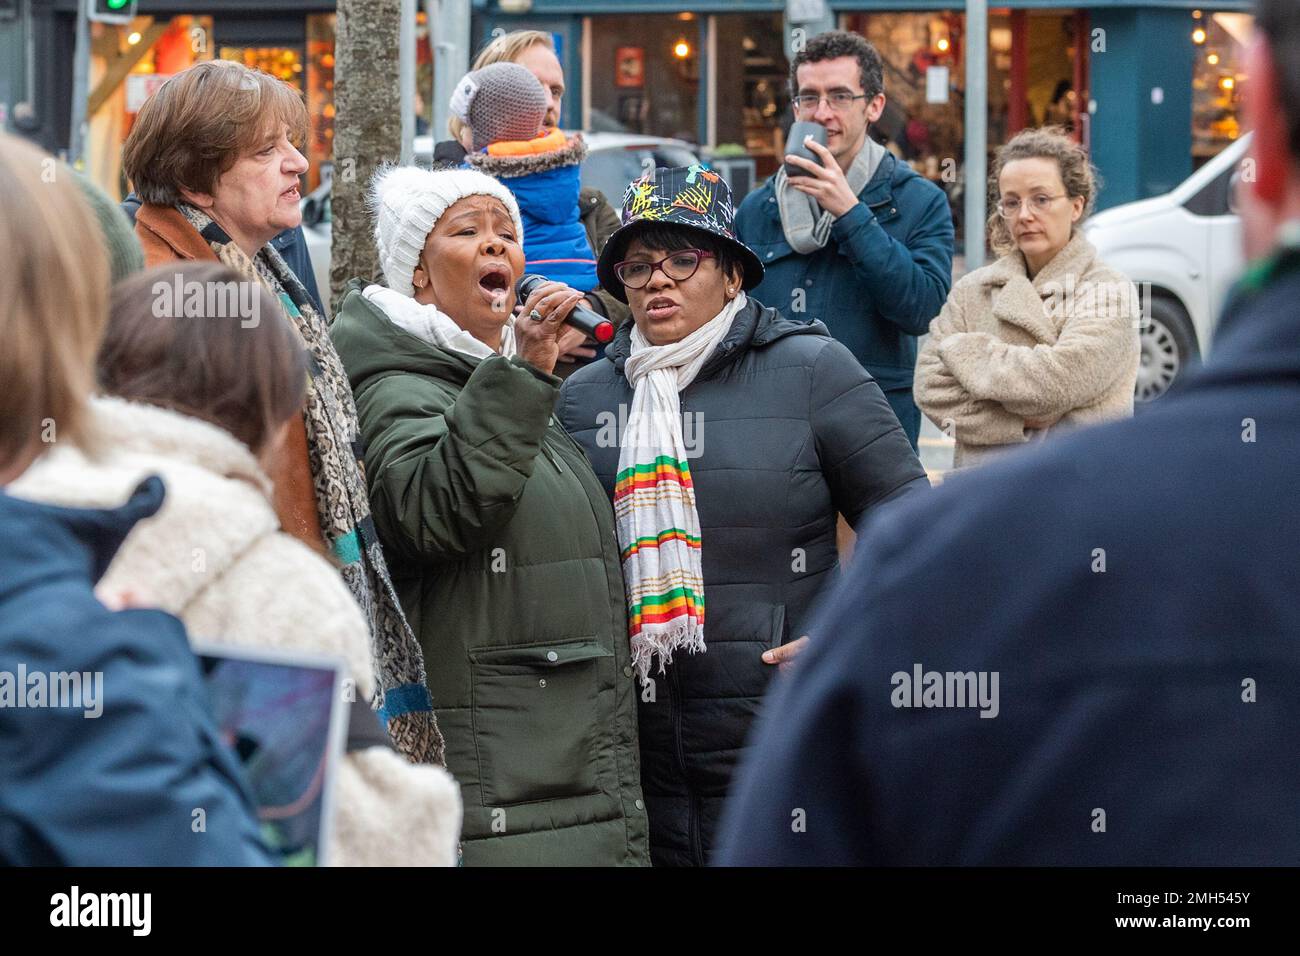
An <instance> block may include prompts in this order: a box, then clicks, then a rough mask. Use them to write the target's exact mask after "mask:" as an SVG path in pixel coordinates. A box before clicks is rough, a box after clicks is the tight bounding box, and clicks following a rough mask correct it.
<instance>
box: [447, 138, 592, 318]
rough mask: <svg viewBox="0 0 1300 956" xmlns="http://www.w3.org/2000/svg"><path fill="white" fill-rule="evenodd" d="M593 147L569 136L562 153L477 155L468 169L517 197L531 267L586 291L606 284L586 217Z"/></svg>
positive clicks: (469, 157)
mask: <svg viewBox="0 0 1300 956" xmlns="http://www.w3.org/2000/svg"><path fill="white" fill-rule="evenodd" d="M586 155H587V147H586V145H585V144H584V143H583V141H582V140H581V139H580V138H578V137H569V138H568V139H567V140H566V141H565V145H564V147H563V148H561V149H554V150H549V151H547V152H541V153H533V154H529V155H525V156H491V155H487V154H485V153H471V154H468V155H467V156H466V157H465V161H466V164H467V165H469V166H471V167H472V168H474V169H477V170H479V171H480V172H484V173H486V174H487V175H489V176H491V177H492V178H494V179H497V180H499V181H500V182H501V183H502V185H504V186H505V187H506V188H507V189H509V190H510V192H511V193H513V194H514V197H515V200H516V201H517V202H518V203H519V216H520V218H521V219H522V220H523V223H524V258H525V260H526V264H525V268H526V269H527V271H529V272H536V273H538V274H539V275H544V276H546V278H548V279H551V280H553V281H555V282H562V283H564V284H565V285H567V286H570V287H571V288H574V289H578V290H580V291H582V292H590V291H592V290H594V289H595V288H596V287H597V286H599V285H600V280H599V279H598V278H596V254H595V253H594V252H592V250H591V244H590V243H589V242H588V241H587V230H586V228H585V227H584V226H583V224H582V219H581V218H580V215H579V214H580V213H581V209H580V208H579V205H578V193H579V192H580V191H581V189H582V179H581V164H582V160H583V158H584V157H585V156H586Z"/></svg>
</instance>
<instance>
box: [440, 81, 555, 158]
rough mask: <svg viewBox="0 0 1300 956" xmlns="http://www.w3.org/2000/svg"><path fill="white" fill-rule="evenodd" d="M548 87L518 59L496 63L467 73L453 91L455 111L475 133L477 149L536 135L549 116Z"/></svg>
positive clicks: (452, 108)
mask: <svg viewBox="0 0 1300 956" xmlns="http://www.w3.org/2000/svg"><path fill="white" fill-rule="evenodd" d="M546 106H547V96H546V90H545V89H544V88H543V87H542V84H541V83H540V82H539V81H538V79H537V77H535V76H533V74H531V73H529V72H528V70H527V69H526V68H524V67H522V66H520V65H519V64H518V63H493V64H492V65H491V66H485V67H483V69H481V70H474V71H473V72H471V73H466V74H465V76H464V77H462V79H461V81H460V82H459V83H457V84H456V89H455V91H454V92H453V93H452V94H451V111H452V113H453V114H455V116H456V117H457V118H458V119H459V120H460V121H461V122H463V123H464V124H465V125H466V126H468V127H469V128H470V129H471V130H472V131H473V133H474V149H476V150H479V149H484V148H485V147H487V146H488V145H490V144H492V143H500V142H503V141H506V140H529V139H535V138H536V137H537V136H538V135H539V134H540V133H541V132H542V121H543V120H544V119H545V118H546Z"/></svg>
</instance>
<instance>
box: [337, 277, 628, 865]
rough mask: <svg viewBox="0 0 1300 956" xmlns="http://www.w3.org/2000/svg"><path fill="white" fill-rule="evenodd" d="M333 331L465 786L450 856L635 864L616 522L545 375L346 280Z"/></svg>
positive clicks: (378, 506) (376, 503)
mask: <svg viewBox="0 0 1300 956" xmlns="http://www.w3.org/2000/svg"><path fill="white" fill-rule="evenodd" d="M331 334H332V335H333V337H334V343H335V346H336V347H337V349H338V351H339V355H340V356H341V357H342V359H343V362H344V365H345V366H346V368H347V370H348V375H349V378H350V380H351V384H352V389H353V391H354V393H355V394H356V398H357V411H358V414H359V415H360V421H361V430H362V434H363V436H364V439H365V442H366V454H365V460H366V473H367V475H368V477H369V481H370V494H371V508H372V512H373V514H374V519H375V527H376V529H377V531H378V533H379V537H380V540H381V541H382V542H383V544H384V548H385V552H386V553H387V554H388V557H389V563H390V567H391V569H392V574H393V583H394V585H395V587H396V588H397V592H398V596H399V598H400V599H401V602H402V608H403V610H405V612H406V614H407V617H408V619H409V620H410V622H411V626H412V627H413V628H414V629H415V633H416V636H417V637H418V639H419V641H420V646H421V647H422V648H423V650H424V655H425V660H426V662H427V665H426V670H427V674H428V681H429V690H430V692H431V693H432V696H433V704H434V709H435V711H436V713H437V716H438V726H439V727H440V728H441V729H442V733H443V737H444V739H445V740H446V746H447V768H448V770H450V771H451V772H452V773H453V774H454V775H455V776H456V779H457V780H458V781H459V783H460V785H461V793H462V796H463V798H464V806H465V824H464V834H463V841H464V842H463V848H464V860H465V864H466V865H468V866H477V865H516V866H518V865H541V866H557V865H587V866H610V865H638V864H644V863H646V862H647V861H648V851H647V842H646V841H647V837H646V832H647V823H646V814H645V804H644V801H643V799H642V796H641V783H640V766H639V759H638V754H637V745H636V739H637V738H636V707H635V703H634V699H633V694H634V692H635V688H634V686H633V681H632V669H631V666H630V651H629V646H628V637H627V611H626V608H625V607H624V604H623V579H622V574H621V571H620V567H619V559H618V545H617V542H616V541H615V538H614V516H613V512H612V509H611V507H610V504H609V500H608V499H607V498H606V497H605V496H604V493H603V491H602V489H601V487H600V484H599V483H598V482H597V481H596V477H595V475H593V474H592V472H591V468H590V466H589V465H588V464H587V460H586V458H585V457H584V456H583V454H582V450H581V449H580V448H579V447H578V446H577V445H576V444H574V442H573V440H572V439H570V438H569V437H568V435H566V434H565V432H564V430H563V429H562V428H561V427H560V425H559V423H558V422H556V421H555V419H554V417H553V416H552V414H551V412H552V409H553V408H554V405H555V400H556V397H557V395H558V392H559V380H558V379H556V378H555V377H554V376H551V375H547V374H545V373H543V372H540V371H538V370H537V369H535V368H533V366H531V365H529V364H528V363H527V362H525V361H523V360H522V359H518V358H514V359H507V358H505V357H503V356H500V355H494V356H491V357H489V358H486V359H478V358H474V357H470V356H467V355H464V354H462V353H460V352H454V351H449V350H446V349H443V348H440V347H438V346H436V345H433V344H431V343H430V342H429V341H427V340H426V339H424V338H421V337H417V336H416V335H415V334H412V332H409V331H406V330H405V329H403V328H401V327H399V325H398V324H396V323H395V322H394V321H393V320H392V319H390V318H389V316H388V314H387V313H386V312H384V311H383V309H381V308H380V307H379V306H378V305H377V304H376V303H374V302H372V301H371V300H369V299H367V298H366V297H365V296H364V295H363V294H362V284H361V283H360V282H358V281H353V282H352V283H350V284H349V287H348V291H347V293H346V294H345V295H344V297H343V301H342V303H341V305H340V310H339V315H338V318H337V319H336V320H335V322H334V325H333V327H332V329H331Z"/></svg>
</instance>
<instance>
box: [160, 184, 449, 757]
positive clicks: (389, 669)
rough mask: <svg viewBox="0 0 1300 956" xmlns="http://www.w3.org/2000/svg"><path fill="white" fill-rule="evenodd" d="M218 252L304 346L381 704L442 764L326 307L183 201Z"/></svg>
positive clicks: (326, 472) (325, 513)
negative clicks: (273, 302) (268, 300)
mask: <svg viewBox="0 0 1300 956" xmlns="http://www.w3.org/2000/svg"><path fill="white" fill-rule="evenodd" d="M177 208H178V209H179V210H180V211H181V213H182V214H183V215H184V216H185V218H186V219H187V220H189V222H190V224H191V225H192V226H194V228H195V229H196V230H198V232H199V235H201V236H202V237H203V238H204V240H205V241H206V242H207V243H208V245H209V246H210V247H211V249H212V251H213V253H214V254H215V255H216V257H217V259H218V260H220V261H221V262H223V263H224V264H226V265H228V266H230V267H231V268H232V269H234V270H235V271H236V272H239V273H241V274H242V275H245V276H248V277H249V278H251V279H256V280H258V281H259V282H261V283H262V284H263V285H265V286H266V288H267V289H268V290H269V291H270V292H271V293H272V294H273V295H275V296H276V297H277V298H278V299H279V300H280V304H281V305H282V306H283V307H284V312H285V315H286V316H287V317H288V319H289V321H290V323H292V325H293V327H294V328H295V329H297V331H298V335H299V336H300V337H301V339H302V341H303V344H304V345H306V347H307V353H308V357H309V362H308V364H309V366H310V382H309V383H308V389H307V405H306V409H305V412H304V417H305V419H306V424H307V452H308V456H309V458H310V464H311V473H312V479H313V482H314V484H315V491H316V512H317V516H318V517H319V519H320V526H321V532H322V534H323V536H324V538H325V542H326V544H327V545H329V547H330V550H331V553H332V554H333V556H334V558H335V559H336V560H337V562H338V564H339V565H340V573H341V574H342V576H343V581H344V583H345V584H346V585H347V586H348V589H349V590H350V591H351V592H352V596H353V597H354V598H356V601H357V603H358V604H359V605H360V606H361V610H362V613H363V614H364V616H365V617H366V620H367V621H368V622H369V624H370V635H371V641H370V647H371V656H372V659H373V660H374V666H375V676H376V679H377V683H378V686H379V700H378V706H379V712H380V715H381V716H382V718H383V719H384V720H385V722H386V723H387V725H388V731H389V734H390V735H391V736H392V738H393V743H394V745H395V746H396V747H397V749H398V750H399V751H401V752H402V753H404V754H405V755H406V756H407V757H408V758H409V759H411V760H413V761H415V762H417V763H435V764H439V765H442V764H444V756H443V740H442V734H441V733H440V732H439V730H438V724H437V721H436V719H435V718H434V714H433V701H432V699H431V697H430V695H429V690H428V687H427V685H426V683H425V672H424V655H423V654H422V652H421V650H420V645H419V643H418V642H417V641H416V639H415V634H414V633H413V632H412V631H411V626H410V624H408V623H407V620H406V617H405V615H404V614H403V613H402V608H401V605H400V604H399V603H398V599H397V594H396V592H395V591H394V590H393V584H392V581H391V579H390V578H389V575H388V566H387V564H386V563H385V561H384V553H383V550H382V548H381V547H380V544H379V536H378V534H377V533H376V531H375V526H374V521H373V520H372V519H371V517H370V499H369V496H368V494H367V491H366V479H365V471H364V465H363V462H362V443H361V433H360V428H359V426H358V423H357V409H356V404H355V402H354V400H353V397H352V388H351V386H350V385H349V384H348V377H347V373H346V372H345V371H344V370H343V363H342V361H340V359H339V356H338V352H336V351H335V350H334V344H333V342H331V341H330V336H329V325H328V323H327V322H326V320H325V317H324V316H322V315H321V314H320V313H318V312H317V311H316V309H315V307H314V306H313V305H312V304H311V299H310V298H309V297H308V295H307V290H306V289H305V288H303V285H302V283H301V282H300V281H299V280H298V277H297V276H296V275H294V273H293V271H292V270H291V269H290V268H289V266H288V264H287V263H285V261H284V259H283V258H282V257H281V256H280V253H279V252H278V251H276V249H275V248H274V247H273V246H271V245H270V244H269V243H268V244H267V245H265V246H263V247H262V249H261V250H260V251H259V252H258V254H257V255H256V256H255V257H253V258H251V259H250V258H249V257H248V255H247V253H245V252H244V251H243V250H242V249H240V248H239V246H237V245H236V244H235V243H234V242H233V241H232V240H231V239H230V236H229V235H228V234H227V233H226V231H225V230H224V229H222V228H221V226H219V225H218V224H217V223H216V222H214V221H213V220H212V218H211V217H209V216H208V215H207V214H206V213H204V212H202V211H201V210H199V209H196V208H194V207H193V206H190V205H188V204H185V203H181V204H179V205H178V206H177Z"/></svg>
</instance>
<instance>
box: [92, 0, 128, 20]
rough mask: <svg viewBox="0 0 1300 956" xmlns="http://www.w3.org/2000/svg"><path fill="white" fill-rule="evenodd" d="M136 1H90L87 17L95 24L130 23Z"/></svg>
mask: <svg viewBox="0 0 1300 956" xmlns="http://www.w3.org/2000/svg"><path fill="white" fill-rule="evenodd" d="M135 4H136V0H90V9H89V12H88V16H89V17H90V19H92V20H94V21H96V22H97V23H130V22H131V21H132V20H133V19H135Z"/></svg>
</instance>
